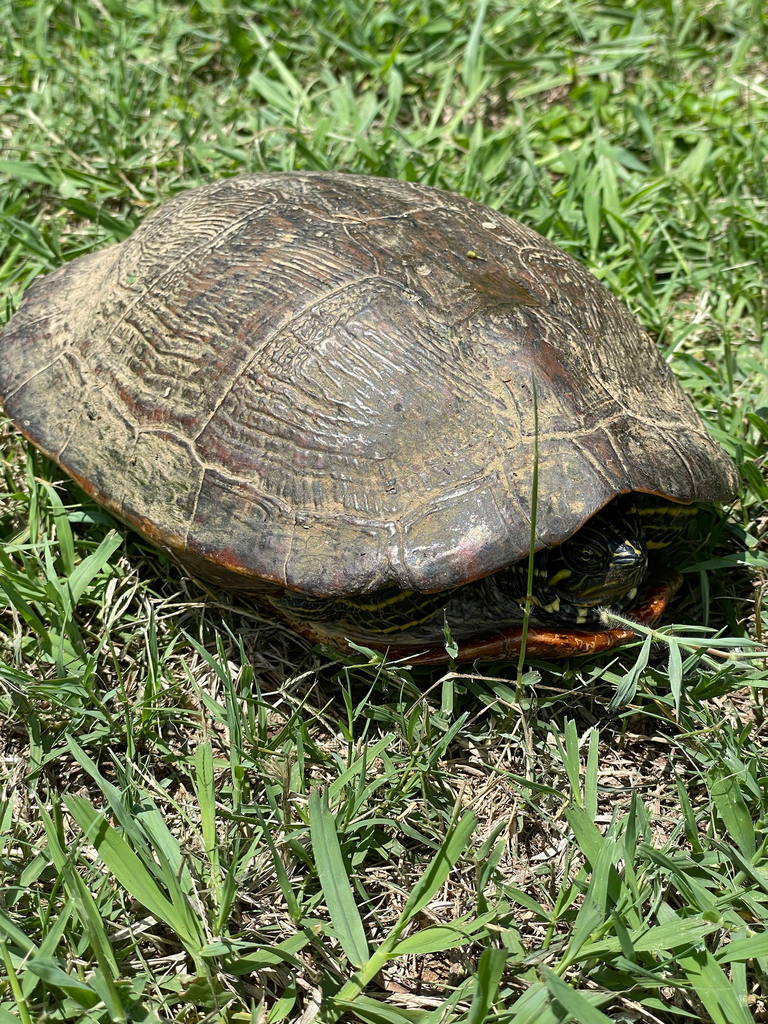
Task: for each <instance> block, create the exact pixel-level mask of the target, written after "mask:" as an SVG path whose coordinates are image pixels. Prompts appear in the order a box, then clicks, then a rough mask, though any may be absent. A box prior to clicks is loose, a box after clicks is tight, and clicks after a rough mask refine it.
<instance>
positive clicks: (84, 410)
mask: <svg viewBox="0 0 768 1024" xmlns="http://www.w3.org/2000/svg"><path fill="white" fill-rule="evenodd" d="M0 401H2V404H3V407H4V409H5V412H6V414H7V416H9V417H10V418H11V420H13V422H14V423H15V424H16V425H17V427H18V428H19V430H20V431H21V432H22V434H24V435H25V437H27V438H28V439H29V440H30V441H31V442H32V443H33V444H34V445H35V446H37V448H38V449H40V450H41V451H42V452H44V453H45V454H46V455H47V456H49V457H50V458H51V459H52V460H53V461H54V462H56V463H57V464H58V465H59V466H61V467H62V468H63V469H64V470H65V471H66V472H67V473H68V474H69V475H70V476H71V477H72V478H73V479H74V480H75V481H76V483H77V484H78V485H79V486H80V487H81V488H82V489H83V490H84V491H86V492H87V494H89V495H90V496H91V497H92V498H94V499H95V500H96V501H97V502H98V503H100V504H101V505H102V506H104V507H105V508H106V509H107V510H108V511H109V512H110V513H112V514H113V515H114V516H116V517H117V518H118V519H119V520H121V521H122V522H123V523H125V524H127V525H128V526H129V527H131V528H132V529H133V530H135V531H137V532H138V533H139V534H141V535H142V536H143V537H144V538H146V539H148V540H149V541H151V542H152V543H153V544H155V545H157V546H158V547H159V548H161V549H163V550H164V551H166V552H168V553H170V554H171V555H172V556H173V557H174V558H175V559H176V560H177V561H178V562H179V563H180V565H181V566H182V568H183V569H184V570H185V571H187V572H189V573H190V574H192V575H193V576H196V577H199V578H201V579H202V580H204V581H207V582H208V583H210V584H214V585H215V586H218V587H222V588H226V589H227V590H229V591H232V592H238V593H242V594H243V595H248V596H250V598H251V599H253V600H254V601H255V602H256V603H257V604H260V605H261V606H263V607H266V608H267V609H269V610H270V612H271V613H273V614H276V615H277V616H279V617H282V618H283V619H284V620H286V621H287V622H288V623H289V624H290V625H291V626H292V627H293V628H294V629H295V630H297V631H298V632H300V633H302V634H304V635H305V636H306V637H309V638H310V639H311V640H314V641H322V642H326V643H329V644H331V645H335V646H336V647H339V648H342V649H343V648H344V647H345V645H347V644H348V643H350V642H351V643H353V644H358V645H361V644H362V645H367V646H368V647H369V648H372V649H374V650H381V651H389V652H390V654H391V655H392V656H397V657H404V658H411V659H412V660H414V661H415V662H417V663H418V662H424V663H436V662H439V661H441V660H443V661H444V660H446V659H447V657H448V655H447V653H446V642H445V637H446V635H448V634H447V632H446V629H447V630H448V631H450V636H452V638H453V640H454V641H455V643H456V645H457V648H458V655H457V657H458V658H459V659H462V658H465V659H468V658H476V657H482V656H488V657H496V656H499V657H504V656H509V655H511V654H513V653H514V652H516V651H517V650H519V646H520V638H521V634H522V632H523V629H522V624H523V620H524V619H525V616H526V604H527V611H528V616H529V617H528V619H527V621H526V626H527V633H526V636H527V644H528V647H527V649H528V651H529V653H530V654H532V655H537V656H539V657H562V656H565V655H570V654H579V653H590V652H595V651H599V650H603V649H607V648H609V647H612V646H614V645H616V644H618V643H623V642H625V641H626V640H628V639H630V638H631V637H632V636H633V635H634V632H633V631H632V630H631V629H625V628H623V627H620V626H619V627H617V626H616V625H615V622H614V621H613V620H612V619H611V616H612V614H613V613H623V614H625V615H629V616H630V617H631V618H632V617H633V618H635V619H636V620H637V621H638V622H646V623H649V622H652V621H654V620H655V619H656V618H657V617H658V615H659V614H660V613H661V611H662V610H663V608H664V606H665V605H666V603H667V601H668V600H669V598H670V597H671V595H672V594H673V593H674V591H675V589H676V587H677V585H678V583H679V578H680V577H679V574H677V573H675V572H674V570H672V569H669V568H666V567H664V566H663V564H661V563H659V565H658V566H657V565H656V564H655V553H656V552H657V551H661V550H663V549H664V548H665V547H666V546H667V545H668V543H669V541H670V539H671V538H673V537H674V536H675V535H677V534H679V533H680V532H682V530H683V529H684V527H685V525H686V524H687V523H688V522H689V521H690V518H691V515H692V514H693V513H694V512H695V511H696V509H697V507H698V506H699V504H700V503H702V502H713V501H726V500H728V499H730V498H731V497H732V496H733V495H734V494H735V492H736V488H737V475H736V470H735V466H734V464H733V462H732V461H731V459H730V458H729V457H728V455H727V454H726V453H725V452H724V451H723V450H722V449H721V448H720V447H719V446H718V445H717V444H716V443H715V442H714V441H713V440H712V439H711V438H710V436H709V434H708V432H707V430H706V428H705V427H704V425H703V423H702V421H701V419H700V418H699V416H698V414H697V413H696V412H695V410H694V408H693V406H692V404H691V402H690V401H689V399H688V398H687V397H686V395H685V394H684V392H683V391H682V389H681V387H680V385H679V384H678V383H677V381H676V379H675V377H674V375H673V373H672V371H671V370H670V368H669V366H668V365H667V363H666V362H665V360H664V359H663V358H662V356H661V354H660V353H659V351H658V349H657V348H656V346H655V344H654V343H653V341H652V340H651V339H650V338H649V336H648V335H647V334H646V333H645V332H644V330H643V329H642V328H641V326H640V325H639V323H638V322H637V320H636V319H635V318H634V317H633V316H632V315H631V313H630V312H629V311H628V310H627V309H626V308H625V306H624V305H623V304H622V303H621V302H620V301H618V300H617V299H616V298H615V297H614V296H613V295H612V294H611V293H610V292H609V291H608V290H607V289H606V288H605V287H604V286H603V285H602V284H601V283H600V282H599V281H598V280H597V279H596V278H595V277H594V276H593V275H592V274H591V273H590V272H589V271H588V270H587V269H585V268H584V267H583V266H582V265H581V264H580V263H578V262H577V261H576V260H575V259H573V258H572V257H571V256H570V255H568V254H566V253H565V252H564V251H563V250H562V249H561V248H559V247H558V246H556V245H555V244H554V243H552V242H550V241H548V240H547V239H545V238H543V237H542V236H541V235H539V234H537V233H536V232H535V231H533V230H532V229H531V228H529V227H527V226H525V225H523V224H521V223H519V222H517V221H515V220H513V219H512V218H511V217H509V216H507V215H505V214H503V213H501V212H499V211H498V210H495V209H493V208H491V207H488V206H485V205H482V204H480V203H478V202H476V201H473V200H471V199H468V198H465V197H463V196H460V195H455V194H453V193H449V192H446V191H443V190H440V189H437V188H433V187H430V186H426V185H421V184H417V183H414V182H406V181H399V180H392V179H387V178H379V177H366V176H359V175H352V174H341V173H325V172H321V173H308V172H289V173H262V174H247V175H241V176H236V177H230V178H224V179H221V180H217V181H214V182H211V183H209V184H205V185H202V186H199V187H197V188H193V189H190V190H188V191H184V192H180V193H179V194H177V195H176V196H174V197H173V198H171V199H170V200H169V201H167V202H166V203H165V204H163V205H162V206H160V207H159V208H158V209H157V210H156V211H154V212H153V213H151V214H150V215H149V216H148V217H147V218H146V219H145V220H144V222H143V223H142V224H141V226H140V227H139V228H138V229H137V230H136V231H135V232H134V233H133V234H132V235H131V236H130V237H128V238H127V239H126V240H125V241H123V242H121V243H119V244H116V245H112V246H110V247H107V248H104V249H102V250H99V251H95V252H92V253H89V254H87V255H84V256H80V257H78V258H76V259H73V260H71V261H70V262H68V263H66V264H65V265H64V266H62V267H60V268H59V269H57V270H55V271H53V272H52V273H49V274H47V275H46V276H44V277H41V278H38V279H37V280H35V281H34V282H33V283H32V284H31V286H30V287H29V288H28V289H27V291H26V293H25V295H24V297H23V299H22V302H21V303H20V306H19V309H18V311H17V312H16V313H15V315H14V316H13V317H12V318H11V319H10V321H9V322H8V324H7V325H6V327H5V329H4V330H3V332H2V334H1V335H0ZM532 550H533V552H534V555H533V557H532V559H531V558H529V555H530V553H531V551H532ZM529 563H530V565H529ZM649 566H650V568H649ZM529 580H530V583H531V593H530V595H529V594H528V586H529Z"/></svg>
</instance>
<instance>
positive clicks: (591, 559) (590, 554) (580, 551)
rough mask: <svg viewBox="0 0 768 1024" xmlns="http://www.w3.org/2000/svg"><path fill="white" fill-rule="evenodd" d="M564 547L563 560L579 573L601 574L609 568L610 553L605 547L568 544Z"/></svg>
mask: <svg viewBox="0 0 768 1024" xmlns="http://www.w3.org/2000/svg"><path fill="white" fill-rule="evenodd" d="M562 547H563V558H564V559H565V561H566V562H567V564H568V565H569V566H570V567H571V569H574V570H575V571H577V572H582V573H599V572H603V571H604V570H605V569H607V568H608V564H609V562H610V553H609V552H607V551H606V550H605V548H603V547H600V548H598V547H594V546H592V545H591V544H583V543H567V542H566V543H565V544H563V546H562Z"/></svg>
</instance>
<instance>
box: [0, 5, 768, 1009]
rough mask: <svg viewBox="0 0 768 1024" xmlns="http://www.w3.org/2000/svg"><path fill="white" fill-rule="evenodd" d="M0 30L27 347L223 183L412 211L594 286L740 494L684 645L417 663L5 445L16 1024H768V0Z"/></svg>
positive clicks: (7, 224)
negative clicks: (556, 657) (198, 573)
mask: <svg viewBox="0 0 768 1024" xmlns="http://www.w3.org/2000/svg"><path fill="white" fill-rule="evenodd" d="M0 25H2V29H0V46H1V47H2V50H1V51H0V138H1V139H2V152H1V153H0V228H1V231H0V282H2V287H3V294H4V296H5V310H4V316H3V317H2V320H3V322H4V321H5V320H7V319H8V317H10V316H11V314H12V313H13V311H14V309H15V308H16V307H17V306H18V304H19V302H20V299H21V296H22V294H23V292H24V290H25V288H26V287H27V286H28V285H29V284H30V283H31V281H32V280H33V279H34V278H35V277H37V276H38V275H39V274H44V273H48V272H49V271H51V270H54V269H55V268H56V267H58V266H60V265H61V264H62V263H63V262H65V261H68V260H71V259H73V258H75V257H77V256H78V255H82V254H84V253H87V252H91V251H93V250H96V249H99V248H101V247H104V246H106V245H109V244H112V243H114V242H116V241H121V240H123V239H124V238H126V237H127V236H128V235H129V234H130V233H131V231H132V230H133V229H134V228H135V227H136V226H137V225H138V224H139V223H140V222H141V221H142V219H143V218H144V217H145V216H146V214H147V213H148V212H149V211H151V210H153V209H155V208H156V207H157V206H159V205H160V204H161V203H162V202H164V201H165V200H166V199H168V198H170V197H172V196H173V195H175V194H177V193H178V192H180V191H182V190H184V189H187V188H190V187H192V186H195V185H198V184H201V183H204V182H207V181H210V180H212V179H215V178H220V177H223V176H229V175H234V174H240V173H248V172H254V171H288V170H294V169H302V170H310V171H313V170H334V171H346V172H354V173H357V174H367V175H380V176H387V177H393V178H403V179H406V180H409V181H418V182H421V183H423V184H428V185H434V186H438V187H441V188H444V189H449V190H452V191H455V192H460V193H462V194H464V195H467V196H470V197H471V198H473V199H477V200H480V201H482V202H484V203H487V204H489V205H490V206H492V207H494V208H497V209H499V210H501V211H503V212H504V213H507V214H509V215H511V216H513V217H516V218H517V219H519V220H521V221H523V222H524V223H525V224H527V225H529V226H530V227H533V228H535V229H536V230H538V231H539V232H541V233H542V234H544V235H546V236H547V237H549V238H551V239H552V240H553V241H555V242H556V243H557V244H558V245H560V246H561V247H562V248H564V249H565V250H566V251H567V252H569V253H570V254H571V255H573V256H574V257H575V258H576V259H578V260H579V261H581V262H582V263H584V264H585V265H587V266H588V267H589V268H590V270H591V271H592V273H593V274H595V275H596V276H597V277H598V278H599V279H600V280H601V281H603V282H604V283H605V284H606V285H607V287H608V288H610V289H611V291H613V292H614V293H615V294H616V295H617V296H619V297H620V298H621V299H622V301H623V302H624V303H625V304H626V305H627V306H628V307H629V308H630V309H631V310H632V311H633V313H634V314H635V315H636V316H637V317H638V318H639V320H640V321H642V323H643V324H644V325H645V327H646V328H647V330H648V331H649V333H650V334H651V335H652V337H653V338H654V339H655V340H656V342H657V344H658V345H659V347H660V349H661V351H662V352H663V354H664V356H665V358H666V359H667V361H668V362H669V364H670V365H671V367H672V368H673V370H674V372H675V373H676V374H677V376H678V378H679V379H680V381H681V383H682V385H683V387H684V388H685V390H686V391H687V393H688V394H689V395H690V396H691V398H692V400H693V401H694V403H695V405H696V406H697V408H698V410H699V412H700V413H701V416H702V417H703V419H704V421H705V422H706V424H707V426H708V428H709V430H710V431H711V433H712V435H713V436H714V438H715V439H716V440H717V441H719V442H720V443H721V444H722V445H723V446H724V447H725V448H726V450H727V451H728V452H729V453H730V454H731V455H732V456H733V458H734V459H735V461H736V463H737V465H738V467H739V470H740V474H741V491H740V495H739V499H738V500H737V501H736V502H735V503H734V504H733V505H732V506H730V507H728V508H709V509H704V510H702V511H701V512H700V513H699V515H698V516H697V517H696V519H695V521H694V523H693V525H692V527H691V531H690V535H689V536H688V537H687V539H686V540H685V541H684V543H683V544H682V545H681V550H680V552H679V553H678V558H679V562H680V567H681V569H682V570H683V572H684V575H685V584H684V586H683V589H682V590H681V592H680V594H679V595H678V597H677V599H676V601H675V603H674V606H673V608H672V609H671V612H672V614H670V615H667V617H666V618H665V619H664V625H663V626H662V627H660V628H658V629H656V630H655V631H653V632H651V631H645V632H641V633H640V635H639V636H638V640H637V642H636V643H633V644H632V645H630V646H628V647H627V648H625V649H623V650H622V651H621V652H620V653H618V654H617V653H616V652H613V653H611V654H605V655H602V656H600V657H594V658H586V659H584V658H582V659H572V660H570V661H567V660H566V661H560V662H550V663H547V662H535V661H528V662H526V664H525V665H523V666H520V667H518V665H517V664H516V663H515V664H510V663H503V662H498V663H488V662H483V663H479V664H475V665H463V666H459V667H456V666H453V667H451V666H449V667H448V668H446V669H445V670H427V669H424V668H422V669H417V668H414V667H408V666H407V665H403V664H395V663H391V662H387V661H385V660H383V659H382V658H381V657H378V656H374V655H371V654H367V653H366V652H365V651H360V652H359V653H355V652H353V653H352V654H350V655H344V656H342V655H339V654H337V653H335V652H333V651H330V650H326V649H322V648H310V647H309V645H307V644H306V643H304V642H302V641H301V640H300V639H298V638H297V637H296V636H294V635H293V633H292V632H291V631H290V630H288V629H287V628H286V627H285V626H283V625H281V624H280V623H278V622H276V621H274V620H271V619H270V618H269V617H267V616H265V615H264V614H263V613H261V612H260V611H259V610H258V609H256V608H254V607H251V606H248V605H246V604H245V603H244V602H242V601H239V600H238V599H237V598H235V597H233V596H231V595H227V594H225V593H221V592H217V591H214V590H211V589H206V588H205V587H204V586H202V585H201V584H200V583H198V582H196V581H194V580H192V579H190V578H189V577H188V576H186V575H185V574H184V573H183V572H182V571H181V570H180V569H178V568H177V567H176V566H175V565H173V564H172V563H170V562H168V560H167V559H166V558H165V557H164V556H162V555H160V554H159V553H158V552H156V551H155V550H153V549H152V548H151V547H149V546H148V545H147V544H146V543H144V542H143V541H142V540H141V539H140V538H138V537H137V536H136V535H134V534H132V533H130V532H129V531H127V530H126V529H125V528H124V527H123V526H121V525H120V524H118V523H116V522H114V521H113V520H112V519H110V517H109V516H108V515H107V514H106V513H105V512H103V511H102V510H100V509H99V508H98V506H96V505H95V504H93V502H91V501H89V500H88V499H87V498H86V497H85V496H84V495H83V494H82V492H80V491H78V489H77V488H76V487H75V486H74V485H73V484H72V483H71V482H68V481H67V480H66V479H65V478H64V477H63V474H62V473H61V471H60V470H58V469H57V467H56V466H55V465H53V464H52V463H51V462H50V461H48V460H46V459H45V458H43V457H42V456H40V455H39V454H37V453H36V452H35V451H34V449H33V448H31V447H30V446H29V445H28V444H27V443H26V442H25V441H24V440H23V438H22V437H21V436H20V435H19V434H18V433H17V432H16V431H15V429H14V427H13V425H12V424H11V423H10V421H8V420H7V419H3V418H2V416H0V457H1V458H2V462H0V466H1V468H2V478H1V479H0V773H2V774H1V781H2V782H3V789H2V794H0V796H1V799H0V872H1V873H2V890H1V891H0V953H2V964H0V975H1V976H0V1024H5V1022H10V1021H19V1020H21V1021H23V1022H25V1024H26V1022H32V1021H34V1022H43V1021H51V1022H53V1021H56V1022H59V1021H61V1022H64V1021H67V1022H68V1021H73V1022H74V1021H78V1022H79V1021H83V1022H85V1021H88V1022H111V1021H136V1022H139V1021H141V1022H159V1021H179V1022H183V1024H192V1022H195V1024H197V1022H203V1021H210V1022H214V1021H222V1022H250V1021H253V1022H269V1024H277V1022H279V1021H292V1022H297V1024H298V1022H301V1024H309V1022H310V1021H312V1020H317V1021H322V1022H332V1021H336V1020H339V1019H340V1018H342V1016H345V1017H346V1019H348V1020H358V1021H363V1022H366V1024H444V1022H445V1024H448V1022H453V1021H456V1022H463V1021H466V1022H467V1024H479V1022H481V1021H483V1020H485V1019H491V1018H492V1019H497V1018H498V1019H500V1020H503V1021H508V1022H510V1024H565V1022H567V1021H575V1022H578V1024H607V1022H609V1021H614V1022H651V1024H652V1022H659V1021H661V1022H673V1021H674V1022H684V1021H686V1020H688V1021H705V1022H715V1024H748V1022H750V1021H752V1020H758V1021H760V1020H768V1003H767V1000H768V992H766V982H765V977H766V972H768V931H766V928H765V925H766V922H767V921H768V763H767V762H766V755H765V745H766V744H765V735H766V721H765V697H764V693H765V688H766V686H767V685H768V657H764V656H763V655H764V654H765V653H766V652H765V649H764V648H763V647H762V646H761V641H762V638H763V635H764V631H765V630H766V624H765V623H766V619H767V617H768V612H767V611H766V610H765V609H764V604H766V603H768V602H766V601H765V600H764V592H765V586H766V580H768V573H767V570H768V551H766V543H765V531H766V523H767V522H768V520H767V519H766V514H765V511H764V506H765V501H766V497H768V485H767V484H766V478H765V474H764V470H763V461H764V457H765V443H766V440H768V334H766V327H765V317H766V308H767V307H768V275H767V274H766V267H767V266H768V127H767V126H768V57H767V56H766V54H767V53H768V16H767V15H766V12H765V10H764V8H763V5H762V3H760V2H759V0H753V2H746V0H745V2H741V0H713V2H710V3H708V4H706V5H704V4H702V3H700V2H698V0H680V2H678V0H667V2H660V0H636V2H634V3H625V2H618V0H607V2H604V3H597V2H592V0H571V2H566V0H551V2H549V3H540V4H536V3H523V2H517V0H504V2H501V0H481V2H479V3H478V2H461V0H407V2H406V0H394V2H390V3H386V2H384V0H378V2H376V0H369V2H365V3H355V2H353V0H341V2H336V3H330V2H324V0H315V2H312V0H307V2H304V3H296V4H295V5H291V4H288V3H284V2H280V0H271V2H264V3H237V2H231V3H230V2H226V0H196V2H194V3H193V4H191V5H180V4H158V3H156V2H153V0H142V2H137V3H128V4H123V3H118V2H117V0H90V2H89V3H86V2H80V3H77V2H74V0H69V2H68V0H62V2H59V3H57V2H55V0H48V2H45V0H36V2H25V0H14V2H13V3H11V2H10V0H0ZM673 622H677V624H676V625H672V623H673Z"/></svg>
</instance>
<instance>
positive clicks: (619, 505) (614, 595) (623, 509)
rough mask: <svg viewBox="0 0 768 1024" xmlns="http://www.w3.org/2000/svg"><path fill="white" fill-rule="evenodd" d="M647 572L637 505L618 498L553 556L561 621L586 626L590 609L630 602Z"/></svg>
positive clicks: (549, 569) (552, 579) (551, 575)
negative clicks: (581, 623)
mask: <svg viewBox="0 0 768 1024" xmlns="http://www.w3.org/2000/svg"><path fill="white" fill-rule="evenodd" d="M647 567H648V551H647V547H646V543H645V538H644V536H643V529H642V525H641V523H640V518H639V516H638V514H637V511H636V509H635V507H634V502H632V501H629V500H626V499H619V500H618V501H613V502H611V503H610V505H608V506H607V507H606V508H605V509H603V510H602V511H601V512H598V513H597V514H596V515H594V516H592V518H591V519H590V520H588V521H587V522H586V523H585V525H584V526H582V528H581V529H580V530H579V531H578V532H577V533H575V534H574V535H573V536H572V537H570V538H569V539H568V540H566V541H563V543H562V544H560V545H559V546H558V547H556V548H553V549H551V550H550V551H549V552H548V558H547V562H546V583H547V587H548V589H549V590H550V591H554V592H555V593H556V594H557V598H558V601H557V604H558V605H559V610H558V611H559V618H560V619H561V620H563V621H565V620H567V619H569V618H572V620H573V621H585V618H584V615H585V613H586V612H587V611H588V610H589V609H593V608H596V607H598V606H606V605H607V606H613V607H616V606H619V607H620V606H622V605H623V604H626V603H628V601H631V600H632V599H633V598H634V596H635V591H636V590H637V587H638V586H639V585H640V583H641V581H642V579H643V576H644V575H645V571H646V569H647ZM625 599H626V600H625ZM571 612H572V613H573V615H571V614H570V613H571ZM590 618H592V616H589V615H587V619H590Z"/></svg>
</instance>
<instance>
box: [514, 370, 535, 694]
mask: <svg viewBox="0 0 768 1024" xmlns="http://www.w3.org/2000/svg"><path fill="white" fill-rule="evenodd" d="M531 387H532V389H533V480H532V482H531V536H530V549H529V551H528V585H527V590H526V594H525V607H524V610H523V629H522V636H521V637H520V657H519V658H518V660H517V683H516V686H515V703H516V704H518V705H519V704H520V695H521V693H522V689H523V665H524V664H525V649H526V646H527V642H528V623H529V621H530V618H531V603H532V598H533V560H534V556H535V547H536V507H537V505H538V499H539V402H538V395H537V392H536V378H535V377H534V376H533V374H532V375H531Z"/></svg>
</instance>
